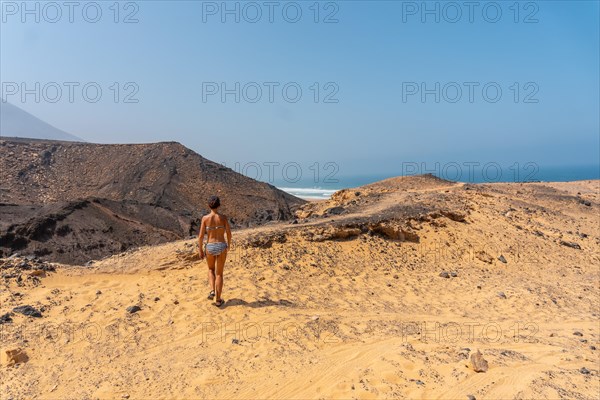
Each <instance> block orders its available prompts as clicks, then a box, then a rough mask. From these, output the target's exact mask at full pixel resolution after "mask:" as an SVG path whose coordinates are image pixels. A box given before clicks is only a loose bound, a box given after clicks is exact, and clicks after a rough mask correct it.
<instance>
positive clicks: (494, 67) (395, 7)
mask: <svg viewBox="0 0 600 400" xmlns="http://www.w3.org/2000/svg"><path fill="white" fill-rule="evenodd" d="M73 4H74V5H72V6H67V5H65V3H64V2H62V1H59V2H56V3H46V2H29V3H27V8H28V10H29V11H31V12H30V13H29V12H27V10H24V9H23V3H22V2H21V1H17V2H11V1H3V2H2V27H1V50H0V51H1V54H0V56H1V61H0V67H1V71H0V72H1V81H2V85H3V86H2V96H3V97H4V98H6V99H7V100H8V101H9V102H11V103H13V104H15V105H17V106H19V107H21V108H23V109H25V110H26V111H28V112H31V113H32V114H34V115H36V116H38V117H39V118H41V119H43V120H45V121H47V122H49V123H51V124H52V125H54V126H56V127H57V128H60V129H62V130H64V131H67V132H69V133H72V134H74V135H77V136H79V137H82V138H84V139H85V140H87V141H91V142H101V143H112V142H154V141H179V142H181V143H183V144H184V145H186V146H188V147H190V148H192V149H193V150H195V151H197V152H198V153H200V154H202V155H203V156H205V157H207V158H209V159H212V160H214V161H218V162H224V163H226V164H227V165H228V166H233V164H234V163H235V162H241V163H248V162H251V161H254V162H257V163H261V164H262V163H264V162H279V163H281V164H285V163H288V162H298V163H299V164H301V165H302V166H303V168H308V166H310V165H312V164H313V163H315V162H318V163H320V164H319V165H320V168H322V166H323V165H324V164H325V163H326V162H335V163H337V165H339V174H341V175H344V174H356V173H375V172H388V171H391V170H394V169H397V168H398V166H399V165H400V163H402V162H404V161H416V162H421V161H427V162H435V161H440V162H448V161H459V162H460V161H478V162H487V161H496V162H499V163H503V164H504V165H509V164H512V163H513V162H519V163H525V162H528V161H532V162H536V163H539V164H540V165H567V164H598V163H599V160H598V157H599V148H600V143H599V135H600V133H599V115H598V110H599V107H600V104H599V85H600V82H599V48H600V44H599V40H598V38H599V27H598V24H599V22H598V21H599V19H600V18H599V17H600V15H599V7H598V2H596V1H579V2H577V1H568V2H567V1H565V2H561V1H539V2H520V3H518V6H517V7H515V5H514V4H515V2H513V1H506V2H504V1H499V2H472V3H468V2H463V1H458V2H428V3H426V6H425V7H426V8H427V9H424V6H423V4H424V3H423V2H421V1H419V2H403V1H396V2H394V1H338V2H320V3H315V1H297V2H279V3H274V2H268V1H258V2H235V1H228V2H226V3H224V2H221V1H219V2H200V1H139V2H120V3H118V4H117V6H115V2H113V1H101V2H96V3H93V2H74V3H73ZM315 4H316V5H315ZM225 8H227V10H230V11H231V10H233V11H232V12H231V13H227V10H225ZM236 10H237V11H236ZM428 11H431V12H429V13H428ZM99 12H100V13H101V15H100V14H98V13H99ZM300 13H301V15H300ZM36 18H39V22H38V21H36ZM236 18H239V22H236ZM436 19H437V20H438V21H436ZM96 20H97V22H94V21H96ZM115 21H117V22H115ZM136 21H137V22H136ZM223 21H224V22H223ZM294 21H297V22H294ZM315 21H316V22H315ZM127 22H129V23H127ZM115 82H116V83H117V84H116V85H115ZM36 83H39V89H36ZM15 84H16V86H15ZM236 84H237V85H239V87H237V86H236ZM57 87H58V88H60V89H61V95H60V97H59V96H58V92H57ZM84 87H85V88H86V89H85V90H84V89H83V88H84ZM15 88H16V89H15ZM23 88H25V89H27V90H29V92H27V93H29V94H26V95H25V98H23V97H22V96H21V95H22V94H23V91H22V89H23ZM69 88H71V90H72V93H71V94H72V99H70V98H69V95H70V93H69V92H70V89H69ZM98 88H99V89H100V90H101V91H102V96H101V97H98V96H96V90H97V89H98ZM117 88H118V90H117ZM223 89H225V90H226V92H225V95H224V97H222V94H223V93H222V90H223ZM298 89H300V90H301V91H302V94H301V96H299V95H298V92H297V91H298ZM259 90H260V93H259ZM424 90H425V92H423V91H424ZM498 90H500V91H501V94H500V95H499V92H498ZM423 94H424V95H423ZM38 95H39V99H36V96H38ZM259 95H260V96H259ZM86 96H87V97H86ZM236 97H239V102H236ZM270 97H271V98H270ZM38 100H39V102H38ZM71 100H72V101H71ZM96 100H97V101H96ZM130 100H134V101H135V100H137V103H130V102H128V101H130ZM94 101H95V102H94Z"/></svg>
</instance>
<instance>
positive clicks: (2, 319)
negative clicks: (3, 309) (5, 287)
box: [0, 313, 12, 325]
mask: <svg viewBox="0 0 600 400" xmlns="http://www.w3.org/2000/svg"><path fill="white" fill-rule="evenodd" d="M10 315H11V314H10V313H6V314H4V315H2V316H0V325H2V324H6V323H8V322H12V318H11V316H10Z"/></svg>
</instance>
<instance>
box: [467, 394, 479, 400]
mask: <svg viewBox="0 0 600 400" xmlns="http://www.w3.org/2000/svg"><path fill="white" fill-rule="evenodd" d="M467 399H469V400H477V398H476V397H475V396H473V395H472V394H468V395H467Z"/></svg>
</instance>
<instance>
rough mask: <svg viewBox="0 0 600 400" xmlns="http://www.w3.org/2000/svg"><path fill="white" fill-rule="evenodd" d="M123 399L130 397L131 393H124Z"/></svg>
mask: <svg viewBox="0 0 600 400" xmlns="http://www.w3.org/2000/svg"><path fill="white" fill-rule="evenodd" d="M121 398H122V399H128V398H129V395H128V394H124V395H123V396H121Z"/></svg>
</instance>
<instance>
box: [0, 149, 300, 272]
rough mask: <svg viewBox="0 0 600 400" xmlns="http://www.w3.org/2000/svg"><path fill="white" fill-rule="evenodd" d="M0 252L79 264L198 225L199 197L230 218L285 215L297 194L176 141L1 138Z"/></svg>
mask: <svg viewBox="0 0 600 400" xmlns="http://www.w3.org/2000/svg"><path fill="white" fill-rule="evenodd" d="M0 170H1V171H2V181H1V182H0V216H1V218H0V252H2V254H0V256H1V255H10V254H13V253H14V252H19V253H21V254H33V255H37V256H40V257H43V258H45V259H47V260H51V261H59V262H63V263H82V262H85V261H87V260H90V259H93V258H100V257H103V256H106V255H110V254H114V253H117V252H120V251H124V250H126V249H128V248H131V247H137V246H141V245H147V244H157V243H162V242H166V241H170V240H175V239H181V238H184V237H188V236H190V235H193V234H195V233H197V231H198V227H199V220H200V218H201V216H202V215H203V214H204V213H206V212H207V206H206V199H207V198H208V196H210V195H212V194H216V195H218V196H220V197H221V203H222V210H221V211H222V212H223V213H224V214H226V215H228V216H229V217H230V219H231V222H232V226H233V227H234V228H236V227H248V226H253V225H257V224H262V223H265V222H268V221H275V220H285V219H288V218H290V217H291V216H292V213H293V210H294V208H295V207H297V206H299V205H301V204H303V203H304V201H303V200H301V199H298V198H296V197H294V196H291V195H289V194H287V193H285V192H282V191H280V190H278V189H277V188H275V187H273V186H271V185H269V184H266V183H262V182H258V181H255V180H253V179H250V178H248V177H245V176H243V175H241V174H238V173H236V172H235V171H233V170H231V169H229V168H226V167H224V166H222V165H220V164H217V163H214V162H212V161H210V160H207V159H205V158H203V157H202V156H200V155H198V154H196V153H195V152H193V151H192V150H190V149H188V148H186V147H184V146H183V145H181V144H179V143H174V142H169V143H153V144H108V145H105V144H89V143H76V142H61V141H47V140H33V139H16V138H3V139H2V140H0Z"/></svg>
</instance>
